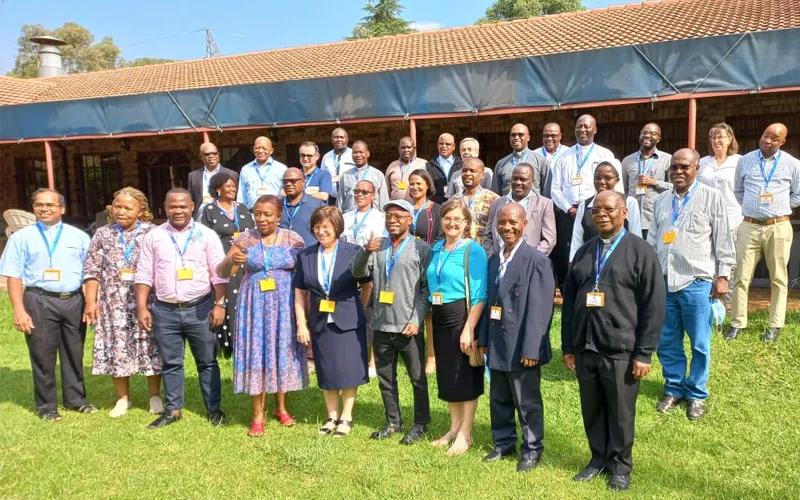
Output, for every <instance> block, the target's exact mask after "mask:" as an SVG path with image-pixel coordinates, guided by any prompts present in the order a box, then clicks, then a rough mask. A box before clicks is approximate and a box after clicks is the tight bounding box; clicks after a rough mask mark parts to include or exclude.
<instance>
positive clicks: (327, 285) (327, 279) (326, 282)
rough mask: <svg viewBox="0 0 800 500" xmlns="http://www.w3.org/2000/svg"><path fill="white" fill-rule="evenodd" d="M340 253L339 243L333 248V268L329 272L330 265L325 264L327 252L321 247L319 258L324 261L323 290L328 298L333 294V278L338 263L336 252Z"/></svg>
mask: <svg viewBox="0 0 800 500" xmlns="http://www.w3.org/2000/svg"><path fill="white" fill-rule="evenodd" d="M338 251H339V242H336V246H335V247H333V256H332V258H331V268H330V271H329V270H328V265H327V264H326V263H325V251H324V250H323V249H322V245H320V246H319V258H320V260H321V261H322V289H323V290H325V296H326V297H328V296H329V295H330V293H331V278H332V277H333V265H334V263H335V262H336V252H338Z"/></svg>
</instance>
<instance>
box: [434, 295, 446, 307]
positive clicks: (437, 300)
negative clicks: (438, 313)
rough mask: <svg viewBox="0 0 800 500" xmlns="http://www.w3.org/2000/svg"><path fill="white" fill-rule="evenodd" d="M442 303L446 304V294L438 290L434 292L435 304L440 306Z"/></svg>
mask: <svg viewBox="0 0 800 500" xmlns="http://www.w3.org/2000/svg"><path fill="white" fill-rule="evenodd" d="M442 304H444V295H442V294H441V293H438V292H437V293H434V294H433V305H435V306H440V305H442Z"/></svg>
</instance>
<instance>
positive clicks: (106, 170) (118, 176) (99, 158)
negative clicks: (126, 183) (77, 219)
mask: <svg viewBox="0 0 800 500" xmlns="http://www.w3.org/2000/svg"><path fill="white" fill-rule="evenodd" d="M75 165H76V166H80V167H82V172H83V192H82V193H81V198H82V201H83V202H84V207H83V208H84V215H88V216H93V215H95V214H96V213H98V212H102V211H103V210H105V208H106V205H110V204H111V199H112V197H113V196H114V192H115V191H117V190H119V189H121V188H122V163H121V161H120V158H119V154H116V153H110V154H96V155H82V156H76V157H75Z"/></svg>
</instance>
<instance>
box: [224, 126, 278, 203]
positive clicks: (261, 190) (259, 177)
mask: <svg viewBox="0 0 800 500" xmlns="http://www.w3.org/2000/svg"><path fill="white" fill-rule="evenodd" d="M253 154H254V155H255V157H256V159H255V160H253V162H252V163H248V164H247V165H245V166H244V167H242V171H241V172H240V173H239V193H238V195H237V196H236V200H237V201H238V202H239V203H244V204H245V205H247V207H248V208H250V209H252V208H253V205H255V203H256V200H257V199H259V198H260V197H261V196H264V195H265V194H274V195H275V196H281V179H283V173H284V172H286V165H284V164H283V163H281V162H279V161H277V160H275V159H273V158H272V141H270V140H269V139H268V138H266V137H258V138H256V142H255V144H253Z"/></svg>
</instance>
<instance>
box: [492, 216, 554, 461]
mask: <svg viewBox="0 0 800 500" xmlns="http://www.w3.org/2000/svg"><path fill="white" fill-rule="evenodd" d="M526 224H527V217H526V214H525V209H524V208H522V206H520V205H519V204H517V203H509V204H508V205H506V206H504V207H503V208H502V209H501V210H500V215H499V217H498V222H497V229H498V232H499V233H500V237H501V238H502V239H503V244H502V245H501V247H500V251H499V252H498V253H497V254H496V255H493V256H492V257H491V259H489V280H488V282H489V290H488V295H487V300H486V304H487V305H488V306H489V307H486V308H484V313H483V318H482V323H481V327H480V334H479V338H478V347H479V348H480V352H481V353H483V354H486V355H488V359H487V364H488V366H489V369H490V370H491V383H490V386H489V393H490V396H489V397H490V399H489V408H490V412H491V422H492V439H493V440H494V450H493V451H492V452H491V453H489V454H488V455H486V456H485V457H484V458H483V461H484V462H494V461H496V460H500V459H501V458H503V457H505V456H508V455H511V454H513V453H514V452H515V451H516V446H517V431H516V423H515V421H514V411H515V410H516V412H517V413H518V414H519V419H520V426H521V427H522V446H521V448H520V458H519V463H518V464H517V470H518V471H520V472H527V471H530V470H532V469H533V468H535V467H536V466H537V465H538V464H539V460H540V459H541V457H542V451H543V450H544V445H543V444H542V437H543V435H544V411H543V410H544V409H543V404H542V393H541V388H540V382H541V376H542V375H541V368H540V367H541V366H542V365H544V364H546V363H547V362H549V361H550V357H551V351H550V337H549V330H550V322H551V321H552V319H553V295H554V294H555V279H554V277H553V268H552V264H551V263H550V259H548V258H547V257H546V256H545V255H544V254H542V253H541V252H539V251H538V250H536V249H534V248H532V247H531V246H530V245H528V244H527V243H525V241H524V239H523V237H522V236H523V234H524V232H525V225H526Z"/></svg>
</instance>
